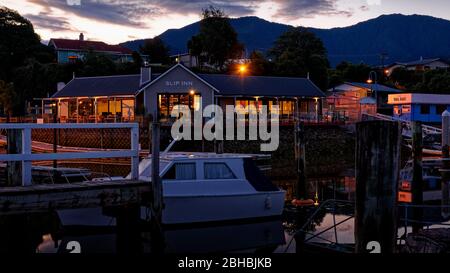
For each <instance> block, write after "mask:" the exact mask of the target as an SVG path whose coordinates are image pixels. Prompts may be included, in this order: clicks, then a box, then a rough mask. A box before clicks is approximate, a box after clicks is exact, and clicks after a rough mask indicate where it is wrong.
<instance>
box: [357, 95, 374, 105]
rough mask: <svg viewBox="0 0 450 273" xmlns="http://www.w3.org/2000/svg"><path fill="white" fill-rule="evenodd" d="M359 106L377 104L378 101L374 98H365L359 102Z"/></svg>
mask: <svg viewBox="0 0 450 273" xmlns="http://www.w3.org/2000/svg"><path fill="white" fill-rule="evenodd" d="M359 104H377V101H376V100H375V99H374V98H372V97H364V98H362V99H360V100H359Z"/></svg>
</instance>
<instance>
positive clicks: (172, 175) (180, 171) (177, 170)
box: [162, 163, 196, 180]
mask: <svg viewBox="0 0 450 273" xmlns="http://www.w3.org/2000/svg"><path fill="white" fill-rule="evenodd" d="M162 179H163V180H195V179H196V175H195V163H175V164H173V165H172V167H170V169H169V170H168V171H167V172H166V173H165V174H164V176H163V177H162Z"/></svg>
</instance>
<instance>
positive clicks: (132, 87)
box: [52, 75, 141, 98]
mask: <svg viewBox="0 0 450 273" xmlns="http://www.w3.org/2000/svg"><path fill="white" fill-rule="evenodd" d="M140 80H141V76H140V75H121V76H105V77H87V78H75V79H73V80H71V81H70V82H69V83H67V85H66V86H64V88H62V89H61V90H60V91H58V92H56V93H55V94H54V95H53V96H52V98H64V97H100V96H118V95H133V96H134V94H135V93H136V92H137V91H138V90H139V87H140Z"/></svg>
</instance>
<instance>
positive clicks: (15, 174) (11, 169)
mask: <svg viewBox="0 0 450 273" xmlns="http://www.w3.org/2000/svg"><path fill="white" fill-rule="evenodd" d="M22 137H23V135H22V132H21V130H20V129H6V150H7V153H8V154H20V153H22V151H23V150H22ZM6 166H7V167H6V169H7V185H8V186H19V185H20V184H21V177H20V175H21V173H22V166H21V163H20V161H8V162H6Z"/></svg>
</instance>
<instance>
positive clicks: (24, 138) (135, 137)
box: [0, 123, 139, 186]
mask: <svg viewBox="0 0 450 273" xmlns="http://www.w3.org/2000/svg"><path fill="white" fill-rule="evenodd" d="M92 128H95V129H115V128H127V129H130V133H131V148H130V149H128V150H126V149H124V150H115V151H84V152H67V153H41V154H36V153H32V152H31V145H32V141H31V130H32V129H92ZM0 130H7V131H9V132H13V131H14V130H18V131H20V134H21V143H19V145H20V146H21V149H20V150H21V151H22V152H21V153H20V154H0V161H8V162H10V161H20V162H21V163H22V168H21V169H22V174H21V179H22V186H30V185H31V184H32V177H31V162H32V161H41V160H67V159H93V158H120V157H130V158H131V176H130V177H131V179H132V180H136V179H138V178H139V125H138V123H99V124H90V123H84V124H83V123H79V124H76V123H72V124H69V123H48V124H36V123H18V124H12V123H3V124H0Z"/></svg>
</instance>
